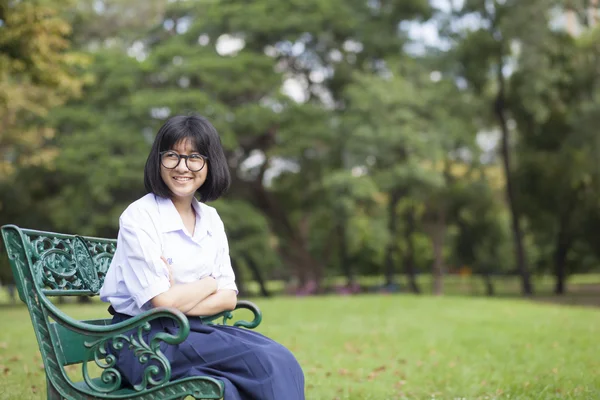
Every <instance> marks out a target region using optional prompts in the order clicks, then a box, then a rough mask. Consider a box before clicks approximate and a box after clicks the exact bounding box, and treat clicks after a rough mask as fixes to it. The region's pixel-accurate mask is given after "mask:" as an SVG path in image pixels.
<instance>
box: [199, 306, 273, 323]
mask: <svg viewBox="0 0 600 400" xmlns="http://www.w3.org/2000/svg"><path fill="white" fill-rule="evenodd" d="M242 308H245V309H246V310H250V311H252V314H254V318H253V319H252V321H244V320H240V321H236V322H234V323H233V326H240V327H243V328H247V329H254V328H256V327H257V326H258V325H259V324H260V323H261V321H262V312H261V311H260V309H259V308H258V307H257V306H256V304H254V303H252V302H251V301H248V300H239V301H238V302H237V304H236V306H235V309H234V311H235V310H239V309H242ZM199 318H200V319H201V320H202V322H204V323H206V324H211V325H212V324H215V321H216V320H218V319H219V318H223V320H222V321H221V324H222V325H227V320H228V319H233V312H232V311H223V312H221V313H219V314H215V315H211V316H207V317H199Z"/></svg>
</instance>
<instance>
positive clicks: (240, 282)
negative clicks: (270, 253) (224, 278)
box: [231, 257, 246, 296]
mask: <svg viewBox="0 0 600 400" xmlns="http://www.w3.org/2000/svg"><path fill="white" fill-rule="evenodd" d="M231 268H232V269H233V274H234V275H235V284H236V286H237V288H238V292H239V294H240V295H242V296H244V295H246V285H245V284H244V279H243V278H244V277H243V275H242V271H241V269H240V268H239V264H238V263H237V260H236V259H234V258H233V257H232V258H231Z"/></svg>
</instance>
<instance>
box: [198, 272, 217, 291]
mask: <svg viewBox="0 0 600 400" xmlns="http://www.w3.org/2000/svg"><path fill="white" fill-rule="evenodd" d="M202 280H203V281H207V282H208V283H209V285H210V287H211V288H212V292H213V293H216V292H217V289H218V288H219V285H218V284H217V279H216V278H215V277H214V276H212V275H209V276H207V277H204V278H202Z"/></svg>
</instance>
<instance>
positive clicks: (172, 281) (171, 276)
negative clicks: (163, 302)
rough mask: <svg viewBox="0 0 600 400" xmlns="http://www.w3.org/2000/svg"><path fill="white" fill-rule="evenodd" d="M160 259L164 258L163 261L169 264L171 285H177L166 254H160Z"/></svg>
mask: <svg viewBox="0 0 600 400" xmlns="http://www.w3.org/2000/svg"><path fill="white" fill-rule="evenodd" d="M160 259H161V260H163V262H164V263H165V265H166V266H167V269H168V270H169V283H170V284H171V287H172V286H173V285H175V279H174V278H173V270H172V269H171V266H170V265H169V262H168V261H167V259H166V258H165V257H164V256H160Z"/></svg>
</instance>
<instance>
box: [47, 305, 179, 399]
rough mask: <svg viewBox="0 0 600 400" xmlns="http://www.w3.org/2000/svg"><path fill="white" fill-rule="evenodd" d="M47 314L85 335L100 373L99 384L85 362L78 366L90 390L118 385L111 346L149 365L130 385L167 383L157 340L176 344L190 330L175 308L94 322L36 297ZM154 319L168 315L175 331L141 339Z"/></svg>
mask: <svg viewBox="0 0 600 400" xmlns="http://www.w3.org/2000/svg"><path fill="white" fill-rule="evenodd" d="M39 299H40V302H42V303H43V304H44V306H45V308H46V309H47V311H48V313H49V314H50V316H51V317H52V318H53V319H54V320H56V321H57V322H58V323H59V324H61V325H63V326H65V327H66V328H67V329H69V330H71V331H74V332H77V333H79V334H80V335H83V336H85V339H86V340H85V341H84V342H83V345H84V346H85V348H86V349H87V352H88V356H87V357H86V358H87V359H89V360H94V362H95V364H96V365H97V366H98V367H99V368H100V369H101V370H102V373H101V376H100V378H101V379H100V382H101V384H98V381H97V380H94V379H93V378H92V377H90V375H89V371H88V367H87V364H88V363H87V362H84V363H83V365H82V372H83V378H84V380H85V382H86V383H87V385H88V386H90V387H91V388H92V389H93V390H96V391H98V392H102V393H108V392H112V391H114V390H117V389H119V388H120V387H121V383H122V381H121V373H120V372H119V371H118V370H117V369H116V368H115V365H116V362H117V357H115V356H114V355H112V354H111V352H110V350H111V348H112V349H114V350H117V351H118V350H121V349H122V348H124V347H125V346H127V347H129V348H130V349H131V350H132V351H133V352H134V353H135V355H136V357H137V359H138V361H139V362H140V363H141V364H146V363H149V362H150V361H152V364H149V365H148V366H147V367H146V368H145V370H144V373H143V377H142V381H141V382H140V383H139V384H137V385H135V386H134V389H135V390H137V391H141V390H144V389H147V388H148V387H151V386H156V385H160V384H163V383H166V382H169V380H170V379H171V365H170V363H169V360H168V359H167V358H166V357H165V355H164V354H163V353H162V351H161V350H160V342H165V343H168V344H179V343H181V342H183V341H184V340H185V339H186V338H187V337H188V335H189V333H190V325H189V321H188V319H187V317H186V316H185V315H184V314H183V313H182V312H180V311H179V310H176V309H171V308H153V309H151V310H149V311H146V312H144V313H142V314H140V315H137V316H135V317H132V318H130V319H128V320H126V321H123V322H119V323H117V324H112V325H104V326H102V325H94V324H90V323H86V322H82V321H78V320H76V319H74V318H71V317H69V316H68V315H66V314H65V313H63V312H62V311H61V310H60V309H58V308H57V307H56V306H55V305H54V304H53V303H52V302H50V301H49V300H48V299H47V298H46V297H45V296H40V298H39ZM158 318H170V319H172V320H174V321H175V323H176V325H177V327H178V328H179V329H178V331H177V334H170V333H167V332H158V333H156V334H155V335H154V336H153V337H152V338H149V343H147V342H146V341H145V340H144V333H146V332H148V331H149V330H150V321H153V320H156V319H158Z"/></svg>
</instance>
